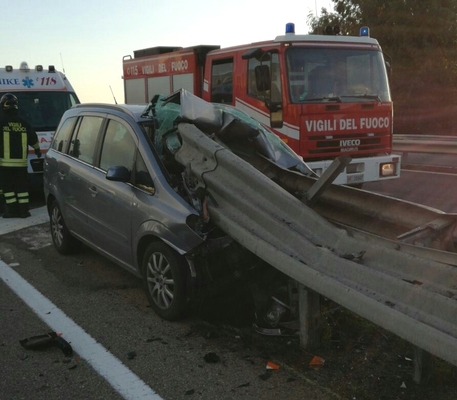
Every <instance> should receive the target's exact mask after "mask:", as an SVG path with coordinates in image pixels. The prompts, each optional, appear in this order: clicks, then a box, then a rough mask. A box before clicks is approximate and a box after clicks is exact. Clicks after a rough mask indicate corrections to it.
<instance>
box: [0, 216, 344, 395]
mask: <svg viewBox="0 0 457 400" xmlns="http://www.w3.org/2000/svg"><path fill="white" fill-rule="evenodd" d="M40 212H41V210H40V209H39V208H35V209H33V210H32V214H33V218H35V217H36V216H37V215H39V214H40ZM33 218H30V221H32V219H33ZM4 221H5V220H0V224H3V222H4ZM17 221H18V222H20V221H22V220H17ZM21 227H22V226H21ZM0 228H1V226H0ZM0 257H1V260H0V277H1V279H0V321H1V323H0V360H1V361H0V377H1V379H0V393H1V394H2V395H1V398H2V399H8V400H10V399H47V400H48V399H50V400H53V399H62V398H69V399H70V398H71V399H116V398H130V399H137V398H140V399H160V398H163V399H182V398H189V399H191V398H198V399H234V398H240V397H242V398H248V399H249V398H252V399H254V398H255V399H266V400H268V399H278V398H281V399H299V398H303V399H305V398H306V399H334V398H335V396H334V395H333V394H332V393H331V391H330V390H329V389H325V388H321V387H319V386H317V385H315V384H313V383H311V382H310V381H309V380H308V379H307V378H306V375H304V374H303V373H298V372H296V371H295V370H294V369H293V368H291V367H289V366H288V365H287V364H286V363H285V362H284V360H283V359H282V358H281V357H282V356H281V354H280V350H279V348H280V346H279V343H280V341H281V340H282V341H283V342H284V340H287V342H288V343H282V344H283V345H290V346H295V347H296V351H298V352H300V349H299V346H298V341H297V340H294V339H290V338H287V339H282V338H268V337H263V336H262V337H259V336H260V335H248V336H246V335H245V334H244V331H243V330H241V329H237V328H234V327H233V326H236V324H233V321H232V322H231V323H230V324H229V325H227V328H226V329H221V328H220V327H218V328H215V326H214V325H212V324H210V323H207V322H203V320H202V319H200V318H198V316H193V317H189V318H188V319H186V320H183V321H181V322H177V323H170V322H166V321H163V320H161V319H160V318H158V317H157V316H156V315H155V314H154V313H153V312H152V311H151V309H150V308H149V306H148V303H147V299H146V295H145V293H144V291H143V289H142V286H141V281H140V280H138V279H137V278H136V277H134V276H133V275H131V274H129V273H128V272H126V271H124V270H123V269H121V268H119V267H118V266H116V265H114V264H112V263H110V262H109V261H107V260H106V259H104V258H103V257H101V256H99V255H97V254H96V253H95V252H93V251H91V250H90V249H88V248H83V250H82V251H81V252H80V253H79V254H77V255H74V256H70V257H64V256H61V255H59V254H58V253H57V252H56V251H55V250H54V248H53V246H52V245H51V240H50V234H49V227H48V224H47V223H41V224H39V225H34V226H31V227H28V228H24V227H22V229H20V230H14V231H13V232H9V233H4V234H0ZM22 279H23V280H25V282H23V281H22ZM28 284H30V285H31V286H32V287H30V288H29V287H28V286H25V287H24V285H28ZM12 288H14V289H15V291H13V290H12ZM35 289H36V290H37V292H38V293H35V292H34V290H35ZM48 301H50V302H51V303H48ZM26 302H28V305H27V304H26ZM31 307H33V308H35V309H36V310H35V311H32V309H31ZM215 307H216V305H215ZM210 308H211V306H210ZM214 311H215V312H216V313H217V311H218V310H214ZM50 331H55V332H58V333H61V334H62V338H64V339H65V340H66V341H67V342H68V343H69V344H70V345H71V346H72V347H73V350H74V353H73V355H72V356H70V357H68V356H66V355H65V354H64V353H63V352H62V351H61V350H60V349H59V348H57V347H50V348H46V349H43V350H29V349H25V348H23V347H22V346H21V344H20V342H19V341H20V340H22V339H26V338H30V337H33V336H36V335H43V334H46V333H48V332H50ZM278 339H279V342H278V341H276V340H278ZM272 340H273V342H271V341H272ZM275 341H276V342H275ZM277 345H278V348H277V349H278V350H277V351H276V350H275V348H276V346H277ZM208 354H209V355H210V356H212V357H213V358H214V359H215V360H216V362H209V361H207V360H205V356H207V355H208ZM107 357H108V358H107ZM311 358H312V355H310V354H307V353H304V352H303V363H307V362H309V360H310V359H311ZM268 361H273V362H275V363H277V364H278V365H279V366H280V368H279V370H275V371H269V370H267V369H266V365H267V362H268ZM113 375H114V377H113Z"/></svg>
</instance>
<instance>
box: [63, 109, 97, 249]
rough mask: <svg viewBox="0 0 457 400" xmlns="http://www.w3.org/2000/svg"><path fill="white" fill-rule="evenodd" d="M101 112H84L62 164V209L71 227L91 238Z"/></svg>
mask: <svg viewBox="0 0 457 400" xmlns="http://www.w3.org/2000/svg"><path fill="white" fill-rule="evenodd" d="M103 120H104V119H103V116H101V115H82V116H80V117H79V120H78V125H77V127H76V129H75V131H74V134H73V136H72V138H71V141H70V146H69V150H68V155H69V157H66V158H65V159H62V161H61V163H59V164H60V167H59V175H60V178H61V182H60V186H61V187H62V194H63V198H62V199H63V203H64V204H63V208H64V209H63V212H64V216H65V220H66V223H67V226H68V227H69V229H70V230H71V231H72V232H73V233H75V234H76V235H78V236H79V237H81V238H83V239H85V240H87V241H89V242H90V241H91V240H92V237H91V232H90V227H89V225H88V212H89V205H90V200H91V192H90V190H89V187H90V181H91V179H92V176H93V174H94V165H93V164H94V160H95V153H96V148H97V143H98V140H99V134H100V128H101V126H102V123H103Z"/></svg>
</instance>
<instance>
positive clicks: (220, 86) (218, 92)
mask: <svg viewBox="0 0 457 400" xmlns="http://www.w3.org/2000/svg"><path fill="white" fill-rule="evenodd" d="M211 81H212V82H213V84H212V90H211V101H212V102H213V103H228V104H232V102H233V59H232V58H230V59H224V60H216V61H214V62H213V65H212V69H211Z"/></svg>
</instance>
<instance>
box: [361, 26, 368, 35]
mask: <svg viewBox="0 0 457 400" xmlns="http://www.w3.org/2000/svg"><path fill="white" fill-rule="evenodd" d="M360 36H367V37H370V28H368V26H362V27H361V28H360Z"/></svg>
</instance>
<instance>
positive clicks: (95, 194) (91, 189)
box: [89, 186, 98, 197]
mask: <svg viewBox="0 0 457 400" xmlns="http://www.w3.org/2000/svg"><path fill="white" fill-rule="evenodd" d="M89 191H90V195H91V196H92V197H95V196H97V194H98V191H97V188H96V187H95V186H92V187H90V188H89Z"/></svg>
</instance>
